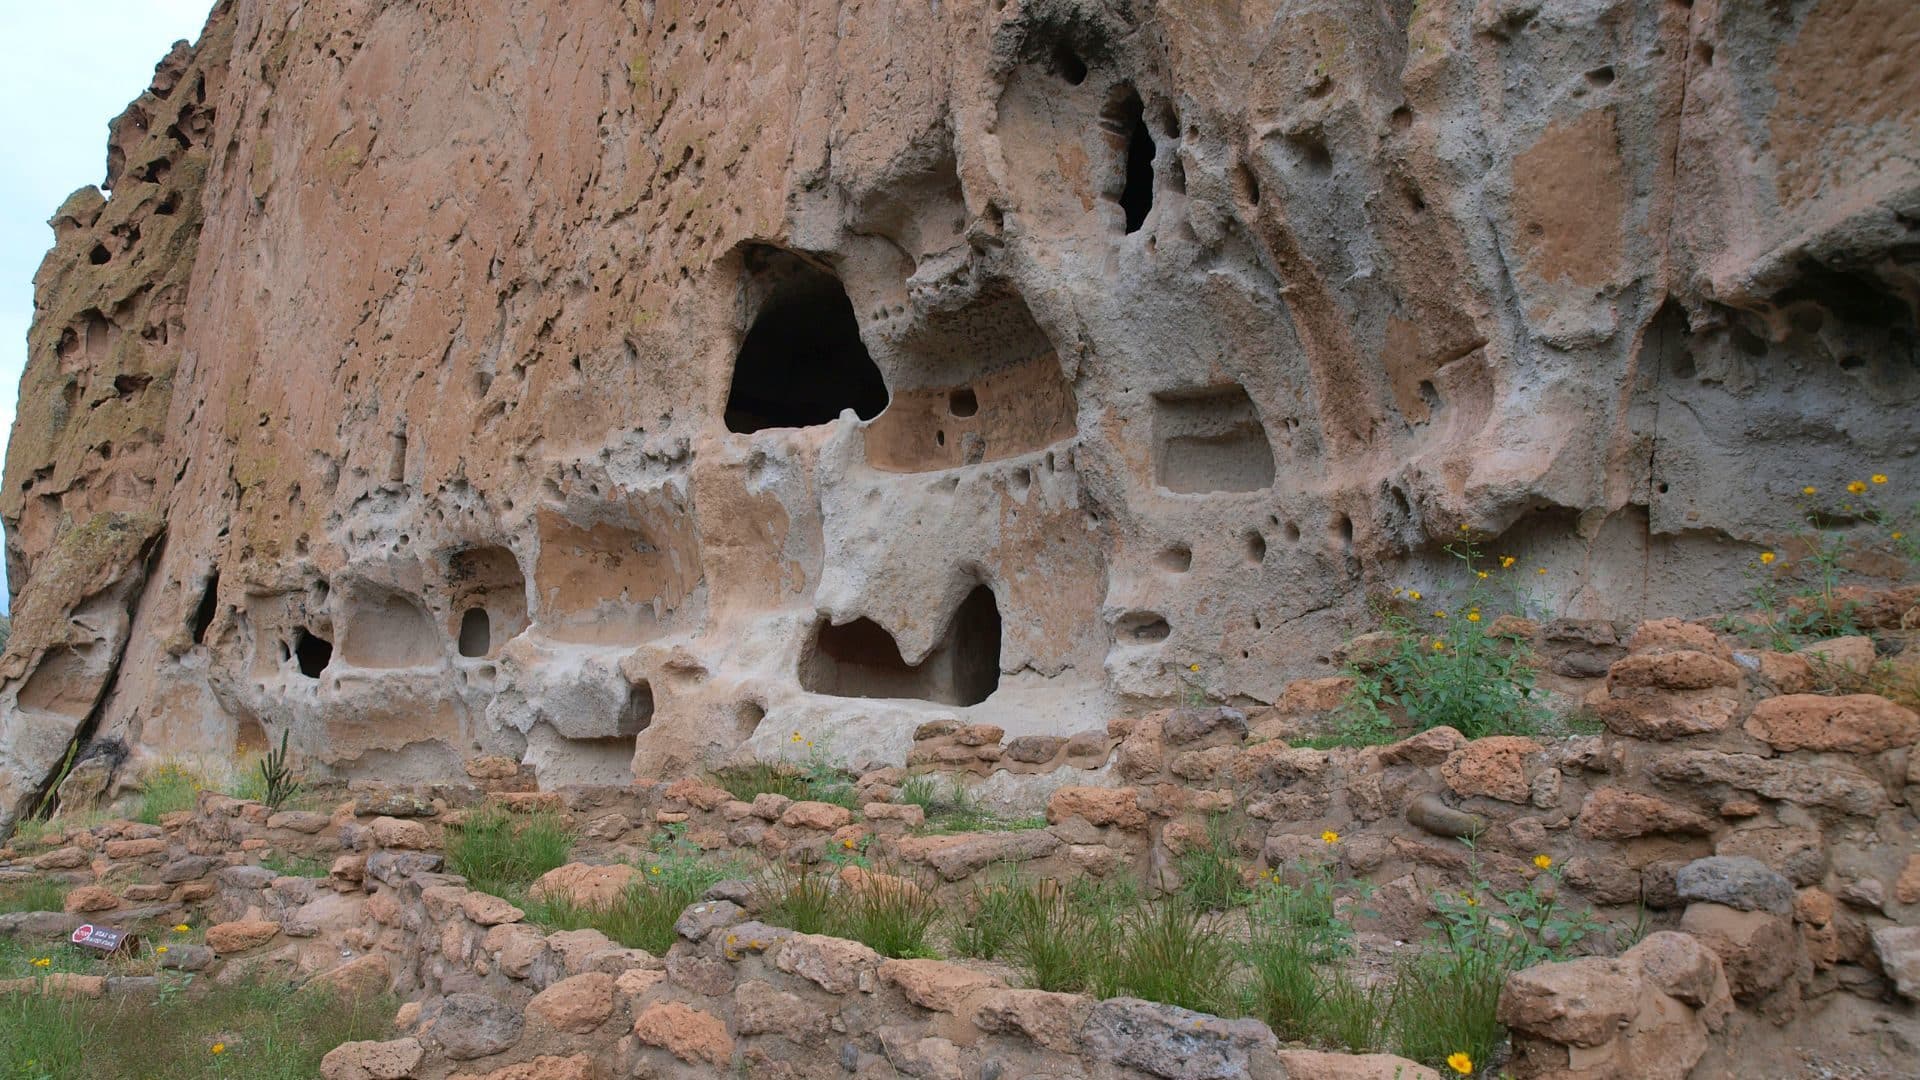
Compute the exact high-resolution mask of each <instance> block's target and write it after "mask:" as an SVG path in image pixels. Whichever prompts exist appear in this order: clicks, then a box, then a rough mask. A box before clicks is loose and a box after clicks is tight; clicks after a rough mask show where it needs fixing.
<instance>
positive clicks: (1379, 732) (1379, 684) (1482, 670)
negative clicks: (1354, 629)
mask: <svg viewBox="0 0 1920 1080" xmlns="http://www.w3.org/2000/svg"><path fill="white" fill-rule="evenodd" d="M1446 552H1447V554H1449V555H1451V556H1453V557H1454V558H1455V559H1457V560H1458V561H1459V562H1460V564H1461V566H1462V567H1463V569H1464V573H1465V575H1466V577H1465V580H1466V583H1467V585H1466V589H1465V590H1464V592H1462V593H1461V594H1460V595H1458V596H1457V597H1455V598H1454V601H1453V603H1452V604H1451V606H1440V605H1438V604H1436V603H1434V602H1433V600H1432V598H1430V597H1426V596H1423V595H1422V594H1421V593H1420V592H1419V591H1418V590H1411V589H1398V590H1395V595H1394V596H1393V597H1392V598H1391V599H1390V600H1388V601H1386V602H1384V603H1382V604H1380V605H1377V607H1376V610H1377V612H1378V614H1379V616H1380V619H1381V623H1382V627H1383V629H1385V630H1386V632H1387V633H1388V634H1389V636H1390V646H1389V647H1388V648H1387V649H1386V650H1385V652H1384V655H1382V656H1379V657H1376V658H1374V660H1373V662H1372V663H1369V664H1366V665H1356V666H1355V667H1354V668H1353V669H1352V670H1351V671H1350V674H1351V675H1352V676H1353V678H1354V680H1355V685H1354V689H1353V691H1352V692H1351V693H1350V694H1349V696H1348V699H1347V701H1346V704H1345V707H1344V708H1343V710H1342V717H1341V727H1340V731H1339V732H1338V733H1337V736H1336V737H1337V738H1338V739H1340V740H1341V741H1343V742H1344V743H1347V744H1357V743H1359V742H1361V741H1384V740H1385V739H1386V738H1390V737H1393V736H1395V735H1397V734H1398V728H1399V727H1400V725H1399V723H1397V722H1396V719H1395V717H1396V715H1397V716H1399V717H1404V718H1405V722H1406V724H1407V725H1409V726H1411V727H1412V728H1413V729H1415V730H1419V731H1424V730H1426V729H1428V728H1434V727H1441V726H1446V727H1452V728H1455V729H1457V730H1459V731H1460V732H1461V734H1463V735H1466V736H1467V737H1468V738H1470V739H1477V738H1481V737H1483V736H1487V735H1516V734H1517V735H1525V734H1532V733H1534V732H1535V731H1536V730H1537V729H1538V726H1539V723H1540V719H1541V716H1542V714H1543V712H1544V710H1543V708H1542V707H1541V705H1540V703H1539V702H1538V701H1536V700H1535V698H1534V672H1533V667H1532V662H1531V661H1532V657H1531V655H1530V653H1529V650H1528V649H1527V647H1526V644H1525V643H1524V642H1522V641H1520V640H1518V639H1516V638H1512V637H1509V636H1506V635H1501V634H1494V633H1492V632H1491V627H1492V625H1493V621H1494V618H1495V616H1496V615H1497V614H1498V613H1499V609H1501V608H1514V609H1519V610H1525V609H1526V608H1527V607H1528V603H1529V602H1528V600H1527V597H1526V594H1525V592H1524V591H1523V590H1522V589H1521V588H1520V586H1519V584H1518V579H1517V578H1515V577H1514V567H1515V564H1516V562H1517V560H1516V559H1514V558H1513V557H1512V556H1505V555H1503V556H1500V557H1498V558H1497V559H1491V558H1488V557H1487V556H1485V555H1484V554H1483V553H1482V552H1481V551H1480V549H1479V546H1478V545H1477V544H1476V543H1475V542H1474V540H1473V539H1472V537H1471V536H1468V535H1464V534H1463V536H1462V537H1461V539H1460V540H1458V541H1456V542H1454V543H1452V544H1449V545H1447V547H1446Z"/></svg>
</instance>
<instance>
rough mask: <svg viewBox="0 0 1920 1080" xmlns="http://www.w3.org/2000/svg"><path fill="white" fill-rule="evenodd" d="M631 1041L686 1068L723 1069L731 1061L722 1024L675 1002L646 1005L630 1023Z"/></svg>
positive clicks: (710, 1014)
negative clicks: (656, 1050)
mask: <svg viewBox="0 0 1920 1080" xmlns="http://www.w3.org/2000/svg"><path fill="white" fill-rule="evenodd" d="M633 1037H634V1038H635V1039H637V1040H639V1041H640V1042H641V1043H644V1044H646V1045H648V1046H658V1047H661V1048H662V1049H665V1050H666V1051H667V1052H668V1053H671V1054H672V1055H673V1056H674V1057H677V1058H679V1059H680V1060H681V1061H684V1062H686V1063H687V1064H689V1065H698V1064H702V1063H704V1064H707V1065H710V1066H712V1067H713V1068H715V1069H724V1068H726V1067H727V1065H728V1063H730V1062H731V1061H732V1060H733V1039H732V1038H731V1037H729V1036H728V1035H727V1025H726V1022H725V1021H723V1020H721V1019H720V1018H719V1017H717V1016H715V1015H713V1014H712V1013H709V1012H702V1011H700V1010H699V1009H696V1008H693V1007H692V1006H690V1005H684V1004H681V1003H680V1002H678V1001H665V1002H660V1003H658V1004H655V1005H649V1006H648V1007H647V1008H646V1010H645V1011H644V1012H642V1013H641V1014H640V1015H639V1016H638V1017H636V1018H635V1019H634V1022H633Z"/></svg>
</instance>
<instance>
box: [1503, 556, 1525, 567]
mask: <svg viewBox="0 0 1920 1080" xmlns="http://www.w3.org/2000/svg"><path fill="white" fill-rule="evenodd" d="M1519 561H1520V560H1518V559H1515V558H1514V557H1513V556H1511V555H1502V556H1500V569H1502V570H1511V569H1513V564H1514V563H1516V562H1519Z"/></svg>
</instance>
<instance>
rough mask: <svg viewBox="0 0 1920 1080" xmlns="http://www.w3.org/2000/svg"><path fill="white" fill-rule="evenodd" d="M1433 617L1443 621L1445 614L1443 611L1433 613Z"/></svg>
mask: <svg viewBox="0 0 1920 1080" xmlns="http://www.w3.org/2000/svg"><path fill="white" fill-rule="evenodd" d="M1433 617H1434V618H1436V619H1444V618H1446V617H1447V613H1446V612H1444V611H1436V612H1434V613H1433Z"/></svg>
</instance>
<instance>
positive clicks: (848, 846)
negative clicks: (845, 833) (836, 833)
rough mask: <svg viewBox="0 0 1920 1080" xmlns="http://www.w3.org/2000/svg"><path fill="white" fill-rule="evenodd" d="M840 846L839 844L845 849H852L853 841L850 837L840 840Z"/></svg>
mask: <svg viewBox="0 0 1920 1080" xmlns="http://www.w3.org/2000/svg"><path fill="white" fill-rule="evenodd" d="M840 846H841V847H843V848H846V849H847V850H848V851H852V850H853V841H852V840H851V839H847V840H842V841H840Z"/></svg>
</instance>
